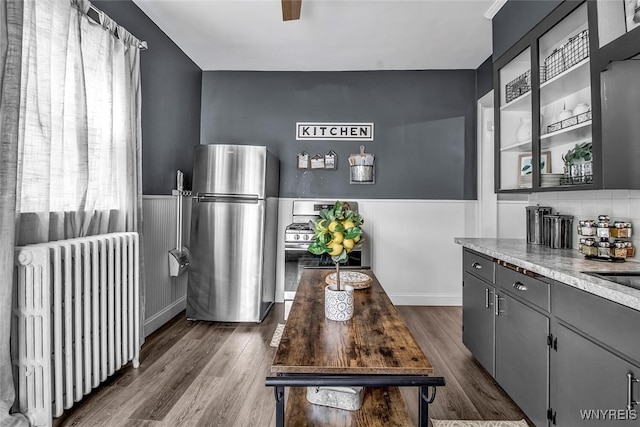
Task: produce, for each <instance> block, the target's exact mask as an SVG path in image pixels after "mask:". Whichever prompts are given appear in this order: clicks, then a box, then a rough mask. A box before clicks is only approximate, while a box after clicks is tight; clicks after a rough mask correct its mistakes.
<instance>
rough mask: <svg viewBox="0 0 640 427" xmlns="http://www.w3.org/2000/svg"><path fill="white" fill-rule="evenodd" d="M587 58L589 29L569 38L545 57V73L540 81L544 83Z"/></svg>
mask: <svg viewBox="0 0 640 427" xmlns="http://www.w3.org/2000/svg"><path fill="white" fill-rule="evenodd" d="M588 57H589V29H586V30H583V31H580V32H579V33H578V34H576V35H575V36H573V37H570V38H569V41H567V42H566V43H565V44H563V45H562V46H560V47H559V48H557V49H554V51H553V52H551V55H549V56H547V57H546V59H545V60H544V66H545V68H546V71H547V72H546V75H545V76H544V78H541V79H540V81H541V82H543V83H544V82H545V81H547V80H548V79H551V78H553V77H555V76H557V75H558V74H560V73H562V72H563V71H564V70H567V69H569V68H571V67H573V66H574V65H576V64H577V63H578V62H580V61H582V60H583V59H585V58H588Z"/></svg>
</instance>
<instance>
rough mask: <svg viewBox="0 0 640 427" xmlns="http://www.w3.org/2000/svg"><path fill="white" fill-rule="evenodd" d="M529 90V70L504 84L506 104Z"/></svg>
mask: <svg viewBox="0 0 640 427" xmlns="http://www.w3.org/2000/svg"><path fill="white" fill-rule="evenodd" d="M530 90H531V70H527V71H526V72H525V73H524V74H521V75H519V76H518V77H516V78H515V79H513V80H511V81H510V82H509V83H507V84H506V86H505V92H506V93H505V98H506V101H507V104H508V103H509V102H511V101H513V100H514V99H516V98H518V97H520V96H522V95H524V94H525V93H527V92H529V91H530Z"/></svg>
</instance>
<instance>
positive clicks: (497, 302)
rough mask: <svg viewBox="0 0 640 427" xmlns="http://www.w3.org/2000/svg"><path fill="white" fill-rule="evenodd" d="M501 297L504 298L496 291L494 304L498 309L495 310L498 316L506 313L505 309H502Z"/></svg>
mask: <svg viewBox="0 0 640 427" xmlns="http://www.w3.org/2000/svg"><path fill="white" fill-rule="evenodd" d="M501 299H504V298H500V297H499V296H498V293H497V292H496V293H495V294H494V298H493V306H494V308H495V309H496V311H495V313H496V316H500V313H504V311H500V300H501Z"/></svg>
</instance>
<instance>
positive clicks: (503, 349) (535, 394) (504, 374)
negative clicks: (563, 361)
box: [495, 290, 549, 426]
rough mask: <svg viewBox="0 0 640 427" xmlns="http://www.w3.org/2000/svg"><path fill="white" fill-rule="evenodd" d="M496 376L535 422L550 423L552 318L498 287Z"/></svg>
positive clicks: (499, 382)
mask: <svg viewBox="0 0 640 427" xmlns="http://www.w3.org/2000/svg"><path fill="white" fill-rule="evenodd" d="M495 304H496V306H495V310H496V320H495V334H496V350H495V351H496V356H495V379H496V381H497V382H498V384H500V386H501V387H502V388H503V389H504V390H505V391H506V392H507V393H508V394H509V396H511V398H512V399H513V401H514V402H516V403H517V404H518V406H519V407H520V408H521V409H522V410H523V412H524V413H525V414H527V416H528V417H529V418H530V419H531V421H533V422H534V423H535V425H536V426H544V425H547V409H548V408H549V406H548V405H549V347H548V346H547V337H548V335H549V318H548V317H547V316H545V315H543V314H541V313H540V312H538V311H536V310H534V309H533V308H531V307H529V306H527V305H525V304H524V303H522V302H520V301H518V300H516V299H514V298H512V297H511V296H509V295H508V294H506V293H504V292H502V291H500V290H498V292H497V295H496V299H495Z"/></svg>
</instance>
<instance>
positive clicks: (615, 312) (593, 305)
mask: <svg viewBox="0 0 640 427" xmlns="http://www.w3.org/2000/svg"><path fill="white" fill-rule="evenodd" d="M553 311H554V313H555V315H556V318H558V319H560V320H563V321H565V322H567V323H569V324H571V325H573V326H574V327H576V328H577V329H579V330H581V331H582V332H584V333H585V334H587V335H589V336H591V337H593V338H595V339H596V340H598V341H600V342H602V343H604V344H606V345H608V346H610V347H612V348H613V349H615V350H617V351H619V352H621V353H623V354H625V355H627V356H628V357H630V358H632V359H633V360H636V361H639V362H640V340H638V329H637V326H638V325H640V311H637V310H634V309H632V308H629V307H625V306H623V305H620V304H617V303H615V302H612V301H608V300H606V299H604V298H601V297H599V296H596V295H592V294H590V293H588V292H585V291H583V290H581V289H576V288H573V287H571V286H569V285H565V284H562V283H556V284H555V285H554V287H553Z"/></svg>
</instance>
